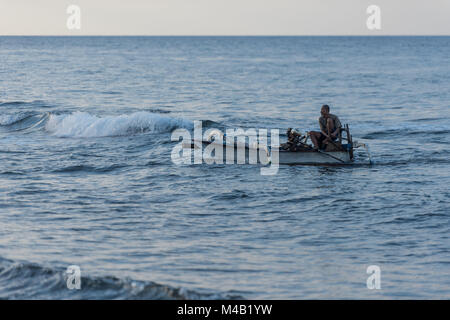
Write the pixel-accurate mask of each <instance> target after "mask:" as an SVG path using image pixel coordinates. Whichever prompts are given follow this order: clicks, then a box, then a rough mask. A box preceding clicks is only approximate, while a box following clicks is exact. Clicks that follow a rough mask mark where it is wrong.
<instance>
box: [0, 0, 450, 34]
mask: <svg viewBox="0 0 450 320" xmlns="http://www.w3.org/2000/svg"><path fill="white" fill-rule="evenodd" d="M71 4H75V5H78V6H79V7H80V9H81V29H80V30H69V29H68V28H67V25H66V22H67V18H68V17H69V14H67V13H66V10H67V7H68V6H69V5H71ZM369 5H378V6H379V7H380V9H381V30H369V29H368V28H367V26H366V20H367V18H368V16H369V15H368V14H367V13H366V9H367V7H368V6H369ZM0 34H1V35H450V0H371V1H366V0H69V1H67V0H0Z"/></svg>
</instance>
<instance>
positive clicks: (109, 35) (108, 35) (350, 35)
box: [0, 34, 450, 37]
mask: <svg viewBox="0 0 450 320" xmlns="http://www.w3.org/2000/svg"><path fill="white" fill-rule="evenodd" d="M0 37H450V34H373V35H369V34H296V35H288V34H274V35H272V34H267V35H264V34H261V35H259V34H248V35H245V34H242V35H240V34H237V35H233V34H230V35H226V34H217V35H208V34H199V35H196V34H193V35H189V34H173V35H164V34H163V35H151V34H78V35H77V34H0Z"/></svg>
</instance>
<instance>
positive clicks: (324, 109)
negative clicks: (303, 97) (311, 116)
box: [320, 104, 330, 117]
mask: <svg viewBox="0 0 450 320" xmlns="http://www.w3.org/2000/svg"><path fill="white" fill-rule="evenodd" d="M320 114H321V115H322V116H323V117H327V116H328V115H329V114H330V106H329V105H327V104H324V105H323V106H322V109H320Z"/></svg>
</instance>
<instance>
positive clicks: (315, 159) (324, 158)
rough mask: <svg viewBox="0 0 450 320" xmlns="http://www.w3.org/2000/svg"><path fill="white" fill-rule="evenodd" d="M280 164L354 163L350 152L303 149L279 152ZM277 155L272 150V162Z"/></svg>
mask: <svg viewBox="0 0 450 320" xmlns="http://www.w3.org/2000/svg"><path fill="white" fill-rule="evenodd" d="M278 156H279V161H278V162H279V164H305V165H336V164H350V163H352V160H351V157H350V153H349V152H345V151H333V152H314V151H313V152H310V151H306V152H302V151H296V152H292V151H284V150H280V151H279V152H278ZM275 157H276V155H275V154H274V152H273V150H272V155H271V158H272V162H274V161H275Z"/></svg>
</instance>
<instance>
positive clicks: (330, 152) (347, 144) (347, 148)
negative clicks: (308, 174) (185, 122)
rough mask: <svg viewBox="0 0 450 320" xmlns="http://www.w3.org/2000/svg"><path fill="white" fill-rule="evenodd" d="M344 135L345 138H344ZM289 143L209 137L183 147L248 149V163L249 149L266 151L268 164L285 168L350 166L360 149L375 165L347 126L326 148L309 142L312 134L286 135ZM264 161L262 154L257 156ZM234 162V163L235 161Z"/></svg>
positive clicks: (291, 132) (367, 151)
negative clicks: (297, 166) (315, 146)
mask: <svg viewBox="0 0 450 320" xmlns="http://www.w3.org/2000/svg"><path fill="white" fill-rule="evenodd" d="M343 134H345V136H344V135H343ZM287 135H288V141H287V142H286V143H283V144H281V145H280V146H272V147H269V148H268V147H267V146H265V145H259V144H256V145H249V144H248V143H239V142H238V143H234V140H233V143H232V144H230V143H227V142H226V141H223V138H224V136H223V135H222V136H221V138H222V141H221V142H216V141H215V140H214V139H211V137H212V136H213V135H210V136H209V137H208V139H206V140H201V141H200V140H195V139H192V140H191V141H190V142H189V143H186V142H183V148H192V149H201V148H202V145H203V146H207V145H216V146H219V147H230V146H231V148H234V150H235V152H236V153H237V150H239V149H241V150H242V149H244V150H246V153H245V155H246V160H248V155H249V152H250V150H261V149H262V150H264V151H265V153H266V162H267V160H268V162H272V163H274V162H278V163H279V164H286V165H349V164H352V163H354V160H355V159H354V150H355V149H357V148H360V147H363V148H365V150H366V153H367V155H368V158H369V163H372V161H371V158H370V152H369V147H368V145H366V144H364V143H359V142H357V141H353V138H352V135H351V134H350V129H349V126H348V125H345V126H344V127H343V128H341V130H340V132H339V134H338V138H337V140H336V141H332V142H331V143H328V144H327V145H326V148H325V149H319V150H315V149H314V148H313V146H312V145H311V144H309V143H308V140H309V134H308V133H306V134H305V135H302V134H300V133H298V132H294V131H290V129H289V130H288V132H287ZM225 154H226V153H225V152H223V156H224V157H223V162H225ZM258 158H259V160H260V161H261V153H259V155H258ZM233 159H236V157H235V156H234V154H233ZM233 161H234V160H233Z"/></svg>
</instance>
